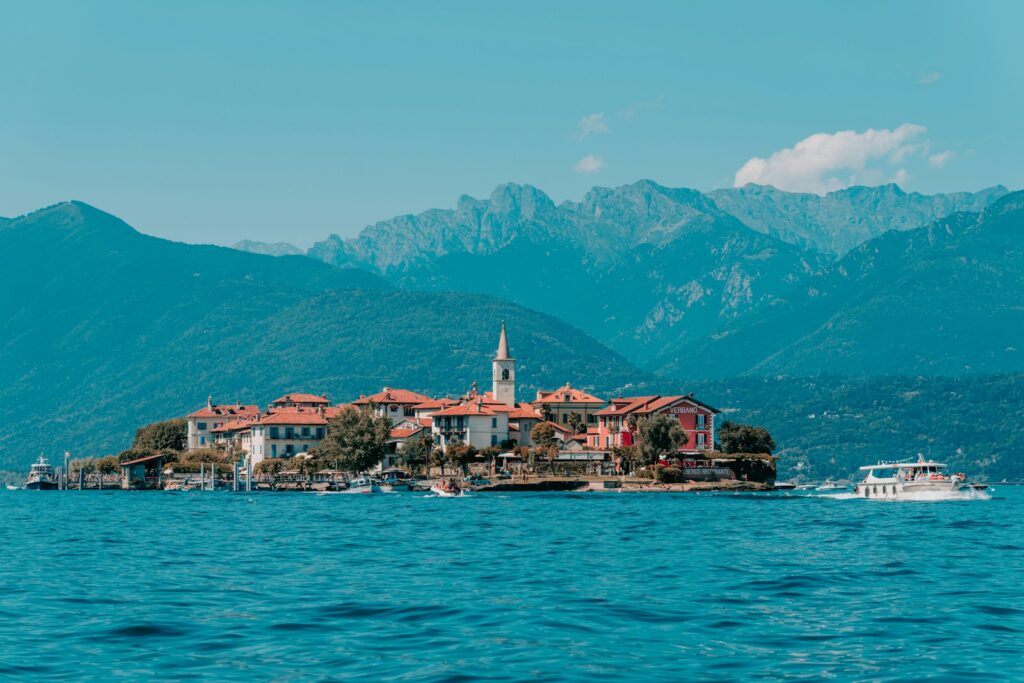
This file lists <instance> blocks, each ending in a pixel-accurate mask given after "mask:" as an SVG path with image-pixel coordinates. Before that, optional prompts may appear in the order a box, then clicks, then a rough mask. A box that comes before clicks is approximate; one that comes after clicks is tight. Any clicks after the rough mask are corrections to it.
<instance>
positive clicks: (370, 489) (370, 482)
mask: <svg viewBox="0 0 1024 683" xmlns="http://www.w3.org/2000/svg"><path fill="white" fill-rule="evenodd" d="M380 492H381V487H380V482H379V481H377V480H376V479H374V478H373V477H356V478H355V479H353V480H352V481H350V482H349V483H348V488H347V489H345V490H344V491H341V493H380Z"/></svg>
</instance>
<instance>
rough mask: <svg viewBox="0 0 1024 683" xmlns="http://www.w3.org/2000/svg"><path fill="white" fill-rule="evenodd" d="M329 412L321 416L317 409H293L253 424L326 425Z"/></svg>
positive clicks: (278, 411) (278, 412)
mask: <svg viewBox="0 0 1024 683" xmlns="http://www.w3.org/2000/svg"><path fill="white" fill-rule="evenodd" d="M326 413H327V411H326V410H325V411H324V414H323V415H321V414H320V411H319V410H318V409H317V408H291V409H282V410H275V411H274V412H272V413H267V414H266V415H263V416H262V417H260V419H259V420H256V422H253V423H252V424H257V425H289V426H291V425H303V426H306V425H318V426H319V425H326V424H327V416H326Z"/></svg>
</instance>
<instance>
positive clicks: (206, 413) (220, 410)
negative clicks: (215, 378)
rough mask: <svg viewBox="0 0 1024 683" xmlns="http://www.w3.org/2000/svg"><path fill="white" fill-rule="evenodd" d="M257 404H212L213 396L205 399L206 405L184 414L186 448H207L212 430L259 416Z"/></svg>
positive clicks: (210, 441) (211, 438)
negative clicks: (186, 426)
mask: <svg viewBox="0 0 1024 683" xmlns="http://www.w3.org/2000/svg"><path fill="white" fill-rule="evenodd" d="M259 414H260V409H259V406H253V405H242V404H241V403H236V404H231V405H214V403H213V397H212V396H211V397H209V398H207V399H206V407H205V408H200V409H199V410H197V411H195V412H194V413H191V414H189V415H186V416H185V420H186V421H187V422H188V450H190V451H194V450H196V449H197V448H209V447H210V445H211V444H212V443H213V430H214V429H217V428H219V427H222V426H224V425H225V424H227V423H229V422H236V421H239V420H252V419H255V418H257V417H259Z"/></svg>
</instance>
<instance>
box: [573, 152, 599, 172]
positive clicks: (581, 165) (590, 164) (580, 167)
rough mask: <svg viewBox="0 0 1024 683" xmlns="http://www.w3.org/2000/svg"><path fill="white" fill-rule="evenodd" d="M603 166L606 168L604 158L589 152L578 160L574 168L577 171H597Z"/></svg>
mask: <svg viewBox="0 0 1024 683" xmlns="http://www.w3.org/2000/svg"><path fill="white" fill-rule="evenodd" d="M602 168H604V160H603V159H601V157H596V156H594V155H593V154H588V155H587V156H585V157H583V158H582V159H580V160H579V161H577V162H576V165H575V166H574V167H573V170H574V171H576V172H577V173H597V172H598V171H600V170H601V169H602Z"/></svg>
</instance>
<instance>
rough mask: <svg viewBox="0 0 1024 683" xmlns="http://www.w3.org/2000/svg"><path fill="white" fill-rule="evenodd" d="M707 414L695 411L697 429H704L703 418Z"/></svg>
mask: <svg viewBox="0 0 1024 683" xmlns="http://www.w3.org/2000/svg"><path fill="white" fill-rule="evenodd" d="M706 418H707V415H705V414H704V413H697V429H705V422H704V421H705V419H706Z"/></svg>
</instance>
